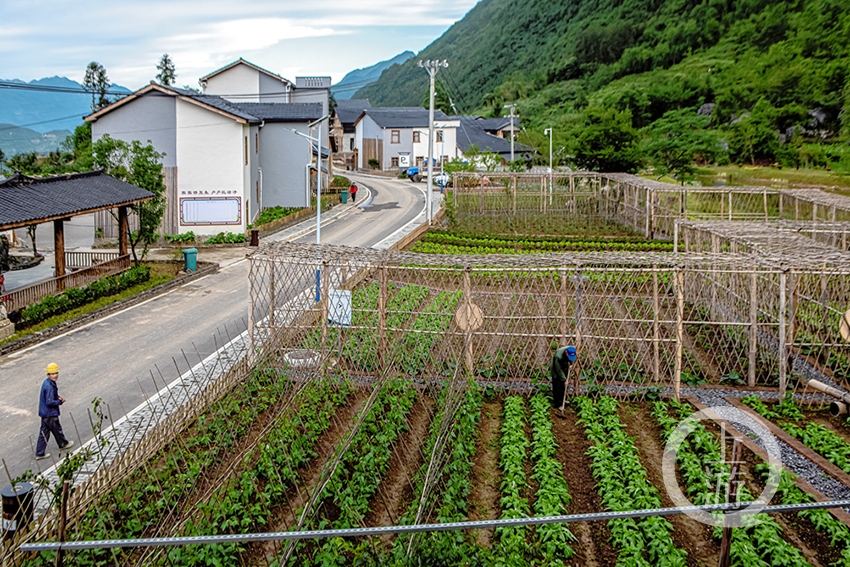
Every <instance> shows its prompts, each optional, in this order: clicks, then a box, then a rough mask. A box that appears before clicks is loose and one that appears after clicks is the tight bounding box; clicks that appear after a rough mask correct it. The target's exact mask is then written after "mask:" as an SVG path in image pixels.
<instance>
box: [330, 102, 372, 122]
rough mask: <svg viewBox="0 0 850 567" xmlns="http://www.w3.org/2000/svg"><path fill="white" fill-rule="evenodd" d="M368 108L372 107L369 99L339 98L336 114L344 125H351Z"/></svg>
mask: <svg viewBox="0 0 850 567" xmlns="http://www.w3.org/2000/svg"><path fill="white" fill-rule="evenodd" d="M367 108H372V105H371V104H369V100H368V99H351V100H338V101H337V102H336V115H337V116H338V117H339V121H340V122H341V123H342V125H343V126H350V125H353V124H354V122H355V121H356V120H357V119H358V118H359V117H360V115H361V114H363V111H364V110H366V109H367Z"/></svg>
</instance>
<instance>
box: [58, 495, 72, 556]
mask: <svg viewBox="0 0 850 567" xmlns="http://www.w3.org/2000/svg"><path fill="white" fill-rule="evenodd" d="M70 488H71V483H70V482H69V481H67V480H66V481H64V482H63V483H62V501H61V503H60V510H59V537H58V540H59V542H60V543H61V542H63V541H65V524H66V523H67V522H68V496H69V494H68V492H69V489H70ZM64 553H65V552H64V551H63V550H61V549H60V550H58V551H57V552H56V567H62V564H63V559H64V558H63V557H62V556H63V554H64Z"/></svg>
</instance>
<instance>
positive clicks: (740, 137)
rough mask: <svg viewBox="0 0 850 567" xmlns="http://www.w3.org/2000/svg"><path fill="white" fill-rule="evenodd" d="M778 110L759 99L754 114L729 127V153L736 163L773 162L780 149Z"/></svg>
mask: <svg viewBox="0 0 850 567" xmlns="http://www.w3.org/2000/svg"><path fill="white" fill-rule="evenodd" d="M775 115H776V109H774V108H773V107H772V106H771V105H770V103H769V102H768V101H767V99H765V98H761V99H759V101H758V102H757V103H756V105H755V106H754V107H753V110H752V112H750V113H749V114H745V115H744V116H742V117H741V118H740V119H738V120H737V121H736V122H735V123H734V124H732V125H731V126H730V127H729V136H728V141H729V151H730V153H731V154H732V156H733V157H734V159H735V161H737V162H739V163H741V162H743V161H748V162H750V163H751V164H752V165H755V163H756V162H757V161H761V162H765V161H766V162H773V161H774V160H775V159H776V152H777V150H778V148H779V135H778V133H777V131H776V126H775Z"/></svg>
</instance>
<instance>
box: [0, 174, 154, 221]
mask: <svg viewBox="0 0 850 567" xmlns="http://www.w3.org/2000/svg"><path fill="white" fill-rule="evenodd" d="M151 197H153V194H152V193H150V192H149V191H145V190H144V189H141V188H139V187H136V186H135V185H130V184H129V183H125V182H123V181H119V180H118V179H115V178H114V177H110V176H108V175H106V174H104V173H103V172H101V171H90V172H88V173H75V174H70V175H57V176H55V177H46V178H43V179H39V178H36V177H27V176H25V175H20V174H17V175H15V176H13V177H10V178H9V179H6V180H5V181H3V182H2V183H0V229H3V227H5V226H10V225H14V226H20V225H21V224H22V223H26V224H32V223H38V222H39V221H42V220H43V219H52V218H56V217H65V216H73V215H75V214H78V213H80V212H83V211H92V210H97V209H106V208H111V207H114V206H117V205H122V204H128V203H134V202H137V201H143V200H145V199H150V198H151Z"/></svg>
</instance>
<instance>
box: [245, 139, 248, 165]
mask: <svg viewBox="0 0 850 567" xmlns="http://www.w3.org/2000/svg"><path fill="white" fill-rule="evenodd" d="M245 165H248V136H245Z"/></svg>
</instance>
